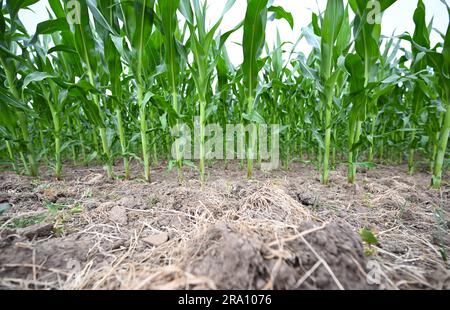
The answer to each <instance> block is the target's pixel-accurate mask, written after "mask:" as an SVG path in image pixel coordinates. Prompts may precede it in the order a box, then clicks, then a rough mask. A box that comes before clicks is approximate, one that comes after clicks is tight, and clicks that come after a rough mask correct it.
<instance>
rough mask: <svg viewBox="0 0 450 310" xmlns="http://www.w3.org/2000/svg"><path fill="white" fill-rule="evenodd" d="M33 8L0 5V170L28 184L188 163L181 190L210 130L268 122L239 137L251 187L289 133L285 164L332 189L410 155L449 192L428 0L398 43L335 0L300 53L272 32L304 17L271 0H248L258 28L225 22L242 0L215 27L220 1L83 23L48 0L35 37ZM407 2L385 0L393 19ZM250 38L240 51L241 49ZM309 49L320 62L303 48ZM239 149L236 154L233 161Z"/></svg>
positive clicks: (186, 0) (104, 9) (443, 79)
mask: <svg viewBox="0 0 450 310" xmlns="http://www.w3.org/2000/svg"><path fill="white" fill-rule="evenodd" d="M35 2H36V1H34V0H28V1H26V0H21V1H9V0H8V1H6V0H0V7H1V10H2V13H3V14H2V15H0V109H1V111H2V113H0V140H1V141H2V144H1V147H0V154H1V155H2V158H1V159H0V162H2V163H4V162H6V163H9V165H8V167H11V168H12V169H13V170H14V171H15V172H17V173H26V174H30V175H36V174H37V173H38V169H37V168H38V164H43V163H49V166H50V167H51V168H53V169H54V174H55V176H56V177H57V178H61V177H63V176H64V173H63V169H62V168H63V163H64V162H67V161H71V162H73V163H75V164H84V165H88V164H91V163H96V162H100V163H102V164H103V165H104V166H105V170H106V173H107V175H108V176H109V177H110V178H113V177H114V171H113V167H114V164H117V163H118V162H117V159H119V158H120V159H122V160H123V170H122V168H121V167H120V168H119V167H117V170H118V171H119V170H120V171H123V175H121V176H119V178H120V179H127V178H130V177H132V176H131V172H130V169H129V166H130V162H131V161H133V160H135V161H136V162H138V163H140V164H142V166H143V179H144V180H145V181H146V182H150V181H151V173H150V172H151V166H152V165H157V164H159V163H160V162H165V163H166V164H167V166H168V167H169V168H176V169H177V170H178V173H179V177H180V180H181V179H182V174H181V172H182V168H183V166H188V167H190V168H193V169H197V165H198V171H199V172H200V178H201V180H202V181H206V176H207V171H206V167H207V166H208V154H207V150H206V145H207V139H208V134H207V127H208V124H212V123H219V124H221V125H222V126H223V127H224V128H223V129H224V131H225V129H226V124H244V125H246V126H247V125H254V126H250V128H251V130H250V131H249V132H247V133H246V134H245V139H244V141H239V145H240V146H242V149H244V150H245V153H246V155H247V176H248V177H249V178H250V177H252V175H253V169H254V158H255V157H257V156H251V155H255V154H257V152H258V150H260V149H261V145H260V143H259V141H258V139H257V132H258V131H259V130H260V128H261V127H262V126H263V125H265V124H278V125H280V129H279V130H278V132H277V134H279V136H280V150H279V153H280V156H281V160H282V162H283V163H284V166H285V168H289V165H290V164H291V163H292V162H295V161H298V162H302V163H314V164H316V165H317V168H318V169H320V170H321V172H322V182H323V183H324V184H326V183H327V182H328V181H329V178H330V170H332V169H334V167H336V166H337V165H338V164H340V163H347V165H348V180H349V182H355V181H356V174H357V170H358V168H363V169H374V168H376V165H377V164H378V163H384V162H386V161H388V162H395V163H401V162H403V161H404V160H405V159H406V158H407V160H408V166H409V172H410V173H414V168H415V167H417V166H418V165H419V164H420V163H421V162H422V161H424V160H423V159H426V161H427V162H428V165H429V170H430V172H432V174H433V176H432V185H433V187H436V188H438V187H439V186H440V184H441V183H442V175H443V171H444V170H445V169H446V167H447V166H448V165H447V164H448V158H449V155H448V154H449V152H448V137H449V134H450V108H449V104H450V103H449V100H450V86H449V85H450V81H449V80H448V79H449V77H450V43H449V42H450V30H449V29H447V32H446V33H444V34H442V35H441V36H442V40H441V42H440V43H439V44H437V45H436V46H434V47H433V46H431V44H430V36H431V34H432V32H433V31H434V30H433V25H432V23H430V24H427V23H426V21H427V20H426V6H425V1H423V0H420V1H418V3H417V7H416V10H415V13H414V16H413V21H414V24H415V30H414V33H413V34H412V35H410V34H407V33H405V34H404V35H402V36H401V37H400V38H399V37H395V36H392V37H384V36H382V35H381V24H380V23H377V22H375V23H373V22H370V20H371V19H374V18H375V20H376V19H377V18H378V16H375V15H373V5H376V4H374V3H370V4H371V5H368V3H367V1H365V0H349V1H347V2H346V1H343V0H336V1H328V2H327V6H326V9H325V11H324V12H322V13H321V14H312V22H311V24H310V25H309V26H307V27H305V28H303V29H302V31H301V34H300V36H299V38H298V40H297V42H284V41H283V35H282V33H281V34H280V33H279V32H277V36H276V40H275V42H274V45H273V46H269V45H268V44H267V43H266V37H265V33H266V29H267V28H269V27H272V26H273V23H272V21H274V20H283V22H286V23H287V24H288V25H289V26H290V27H291V28H292V29H294V26H295V22H296V21H295V20H294V17H293V15H292V13H291V12H288V11H286V9H285V8H283V7H281V6H272V3H273V2H272V1H268V0H248V1H247V8H246V13H245V18H244V20H238V21H236V23H235V26H234V27H233V28H231V29H225V30H223V29H222V28H221V24H222V20H223V18H224V16H225V14H226V13H228V12H229V11H230V9H232V8H233V5H234V4H235V3H236V0H228V1H226V2H225V3H224V7H223V8H219V9H222V12H221V14H219V16H218V19H217V20H214V21H211V20H210V19H209V15H208V14H209V11H208V10H211V9H216V7H215V6H216V3H215V2H214V3H213V2H212V1H210V2H207V1H206V0H164V1H163V0H137V1H119V0H86V1H79V4H80V13H81V14H80V16H79V17H80V21H81V23H79V24H77V23H74V24H72V23H71V22H70V18H69V19H68V17H70V14H71V13H72V12H71V11H70V10H71V9H73V8H72V7H68V4H67V3H66V2H65V1H62V0H49V1H48V4H49V10H48V13H49V18H48V20H46V21H43V22H42V23H39V24H38V25H37V27H36V29H35V30H34V31H33V33H32V34H29V33H27V31H26V29H24V26H23V24H22V22H21V21H20V18H19V16H20V14H19V12H20V10H23V9H27V8H28V7H29V6H30V5H31V4H33V3H35ZM395 2H396V1H395V0H381V1H379V2H378V3H379V4H380V9H381V13H384V14H388V12H389V11H388V10H389V8H390V6H392V5H393V4H394V3H395ZM442 3H443V4H442V5H443V8H446V9H447V10H448V11H449V12H450V9H449V7H448V5H447V4H445V3H444V2H442ZM213 6H214V7H213ZM350 10H351V11H353V13H354V14H351V12H350ZM351 18H352V20H351ZM380 18H381V16H380ZM242 28H243V29H242ZM240 29H242V30H243V36H242V40H239V41H240V42H229V38H230V37H231V35H232V34H233V33H235V32H236V31H238V30H240ZM222 31H223V32H222ZM302 40H303V41H302ZM402 40H403V41H406V42H408V45H410V46H409V47H406V48H405V47H404V45H403V44H401V41H402ZM300 42H307V43H308V44H310V45H311V48H312V51H311V53H309V54H308V55H304V54H303V53H300V52H299V51H298V49H297V46H298V44H300ZM235 43H238V44H240V45H241V47H242V55H243V63H242V64H239V65H235V64H233V63H232V62H231V61H230V59H229V57H228V51H227V48H228V47H229V44H235ZM181 125H186V126H188V127H189V128H191V129H192V130H193V135H192V136H193V137H194V136H195V137H196V138H200V160H199V162H198V163H197V162H193V161H190V160H188V159H187V158H184V156H183V153H184V152H183V150H184V148H185V143H186V142H187V141H186V140H183V139H186V137H179V136H178V134H177V132H176V130H172V129H174V128H175V127H177V126H181ZM224 134H225V132H224ZM268 139H269V140H270V139H271V137H269V138H268ZM225 140H226V139H225V138H224V142H225ZM241 144H242V145H241ZM225 146H226V145H225ZM173 148H174V154H172V151H173ZM233 151H234V150H227V149H226V147H224V157H225V156H226V155H227V154H228V153H233ZM269 151H271V150H269ZM233 154H234V153H233ZM3 157H4V158H3ZM418 158H420V160H417V159H418ZM262 160H263V159H261V158H260V157H259V158H257V162H258V163H257V164H258V166H261V162H262ZM211 163H212V161H211ZM225 165H227V162H226V163H225ZM243 165H244V159H241V167H243ZM54 207H55V206H52V207H51V208H50V209H52V210H53V209H54Z"/></svg>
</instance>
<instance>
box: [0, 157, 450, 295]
mask: <svg viewBox="0 0 450 310" xmlns="http://www.w3.org/2000/svg"><path fill="white" fill-rule="evenodd" d="M139 169H140V167H139V166H138V165H134V166H133V169H132V172H133V175H134V176H136V177H135V178H133V179H131V180H121V179H116V180H108V179H106V178H105V177H104V171H103V169H102V167H80V166H70V165H66V166H65V170H64V177H63V179H62V180H59V181H58V180H55V179H54V178H52V176H51V171H49V170H46V169H42V173H41V177H40V178H30V177H25V176H18V175H15V174H13V173H11V172H1V173H0V204H1V206H2V208H1V209H0V210H5V211H0V288H3V289H15V288H22V289H369V290H372V289H450V264H449V263H448V262H446V256H447V253H450V241H449V237H448V236H449V234H448V230H449V229H450V214H449V206H450V182H449V179H450V178H449V177H448V175H447V176H445V177H444V182H443V183H444V184H443V187H442V189H441V190H440V191H436V190H432V189H430V188H429V182H430V176H429V174H427V173H426V172H417V173H415V174H414V175H413V176H410V175H408V174H407V173H406V171H407V169H406V167H404V166H378V167H377V168H376V169H373V170H362V171H359V174H358V181H357V183H356V184H355V185H349V184H348V183H347V181H346V170H345V166H342V167H338V168H337V170H336V171H334V172H332V173H331V177H330V179H331V182H330V184H329V185H328V186H323V185H321V184H320V175H319V173H318V172H317V171H316V170H315V169H314V168H313V167H312V166H308V165H303V164H293V165H292V166H291V167H290V169H289V171H286V170H279V171H274V172H271V173H270V174H268V173H264V172H260V171H257V172H256V175H255V178H254V179H253V180H246V179H245V172H244V171H243V170H241V169H239V165H238V164H234V163H233V164H230V165H229V167H228V168H227V169H224V167H221V166H220V164H215V165H214V168H209V169H208V173H209V178H208V181H207V182H206V183H205V184H202V183H201V182H199V181H198V180H199V176H198V173H197V172H196V171H194V170H189V169H186V170H185V171H184V180H183V182H181V183H180V182H179V181H178V178H177V175H176V172H167V170H166V169H165V168H164V165H161V166H158V167H154V168H153V171H152V182H151V183H146V182H144V181H143V180H142V179H141V178H139V173H140V170H139ZM116 173H117V175H120V173H121V168H120V166H117V167H116ZM363 228H364V229H366V230H369V231H371V232H372V234H373V235H374V236H375V237H376V239H377V240H376V241H377V242H373V244H368V243H367V242H365V241H368V240H366V239H364V240H363V239H362V237H361V234H360V231H361V229H363Z"/></svg>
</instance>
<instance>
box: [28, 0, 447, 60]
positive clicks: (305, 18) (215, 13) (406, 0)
mask: <svg viewBox="0 0 450 310" xmlns="http://www.w3.org/2000/svg"><path fill="white" fill-rule="evenodd" d="M445 1H447V2H448V3H450V0H445ZM226 2H227V0H209V1H208V3H209V6H210V7H209V17H210V19H211V21H215V20H216V19H217V18H218V17H219V16H220V14H221V11H222V8H223V7H224V5H225V3H226ZM246 3H247V1H246V0H237V1H236V4H235V5H234V7H233V8H232V9H231V10H230V11H229V12H228V13H227V14H226V16H225V18H224V20H223V22H222V26H221V28H220V29H221V31H222V32H226V31H228V30H231V29H232V28H234V26H236V25H237V24H238V23H239V22H240V21H242V20H243V19H244V16H245V10H246ZM326 3H327V0H274V3H273V5H277V6H282V7H283V8H284V9H285V10H286V11H288V12H291V13H292V14H293V16H294V20H295V25H294V30H291V28H290V26H289V25H288V24H287V22H286V21H284V20H281V21H273V22H269V23H268V25H267V30H266V41H267V42H268V44H269V46H270V47H272V46H273V42H274V41H275V38H276V30H277V29H278V30H279V31H280V34H281V39H282V41H289V42H292V43H295V42H296V41H297V38H298V37H299V34H300V32H301V29H302V28H303V27H305V26H307V25H308V24H309V23H310V22H311V12H316V13H317V12H318V10H319V9H320V10H321V11H323V10H324V9H325V7H326ZM424 3H425V6H426V10H427V21H430V20H431V19H432V18H433V17H434V23H433V25H434V28H436V29H438V30H439V31H440V32H442V33H445V31H446V30H447V25H448V23H449V20H448V15H447V10H446V8H445V6H444V4H442V3H441V1H440V0H424ZM46 6H47V0H40V1H39V2H38V3H36V4H34V5H33V6H31V9H32V10H33V12H32V11H25V10H22V11H21V13H20V17H21V20H22V22H23V23H24V25H25V26H26V28H27V29H28V31H29V32H30V34H33V33H34V31H35V29H36V25H37V24H38V23H40V22H42V21H45V20H46V19H47V18H48V14H47V11H46ZM416 6H417V0H398V1H397V2H396V3H395V4H394V5H392V6H391V7H390V8H389V9H388V10H387V11H386V12H385V14H384V16H383V21H382V31H383V34H384V35H386V36H390V35H391V34H392V33H393V32H394V31H395V34H401V33H403V32H405V31H408V32H410V33H412V32H413V31H414V21H413V14H414V10H415V8H416ZM241 40H242V30H241V31H237V32H236V33H234V34H233V35H232V36H231V37H230V38H229V41H228V44H227V48H228V53H229V55H230V59H231V61H232V62H233V63H234V64H235V65H238V64H240V63H241V62H242V49H241V47H240V46H239V45H238V44H235V43H234V42H239V43H240V42H241ZM431 41H432V45H434V44H436V43H437V42H439V41H440V36H439V35H438V34H437V33H436V32H433V34H432V37H431ZM298 49H299V50H300V51H303V52H305V53H308V52H309V51H310V47H309V46H308V44H307V43H306V42H301V43H300V45H299V46H298Z"/></svg>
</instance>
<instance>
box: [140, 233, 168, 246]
mask: <svg viewBox="0 0 450 310" xmlns="http://www.w3.org/2000/svg"><path fill="white" fill-rule="evenodd" d="M168 240H169V235H168V234H167V233H161V234H157V235H153V236H149V237H145V238H142V241H144V242H145V243H147V244H149V245H151V246H160V245H161V244H163V243H165V242H167V241H168Z"/></svg>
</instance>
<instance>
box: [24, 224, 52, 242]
mask: <svg viewBox="0 0 450 310" xmlns="http://www.w3.org/2000/svg"><path fill="white" fill-rule="evenodd" d="M52 232H53V224H51V223H50V224H35V225H32V226H28V227H25V228H23V229H21V230H19V231H18V233H19V234H21V235H23V236H25V237H27V238H28V239H34V238H42V237H48V236H50V235H51V234H52Z"/></svg>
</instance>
